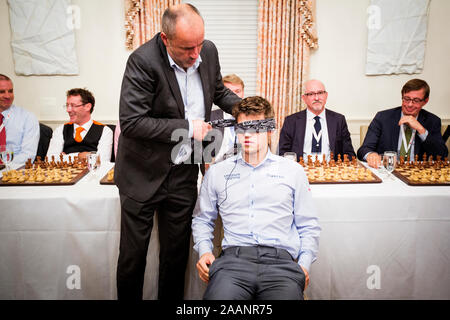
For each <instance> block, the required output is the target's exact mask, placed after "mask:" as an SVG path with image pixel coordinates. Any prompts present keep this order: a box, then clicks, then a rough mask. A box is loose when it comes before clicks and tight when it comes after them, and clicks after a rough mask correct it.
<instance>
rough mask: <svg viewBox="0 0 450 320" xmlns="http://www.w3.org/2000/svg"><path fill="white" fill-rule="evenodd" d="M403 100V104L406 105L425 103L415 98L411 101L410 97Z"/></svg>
mask: <svg viewBox="0 0 450 320" xmlns="http://www.w3.org/2000/svg"><path fill="white" fill-rule="evenodd" d="M402 100H403V102H405V103H410V102H412V103H416V104H417V103H420V102H422V101H424V100H425V99H419V98H414V99H411V98H409V97H402Z"/></svg>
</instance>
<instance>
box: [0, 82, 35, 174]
mask: <svg viewBox="0 0 450 320" xmlns="http://www.w3.org/2000/svg"><path fill="white" fill-rule="evenodd" d="M13 102H14V87H13V83H12V81H11V79H10V78H9V77H7V76H5V75H3V74H0V149H6V150H11V151H13V152H14V158H13V160H12V165H13V166H14V167H20V166H22V165H24V164H25V162H26V161H27V160H28V159H31V161H34V157H35V156H36V151H37V148H38V143H39V122H38V120H37V118H36V116H35V115H34V114H32V113H31V112H29V111H27V110H25V109H23V108H21V107H19V106H16V105H15V104H13ZM1 151H2V150H1ZM0 164H1V160H0Z"/></svg>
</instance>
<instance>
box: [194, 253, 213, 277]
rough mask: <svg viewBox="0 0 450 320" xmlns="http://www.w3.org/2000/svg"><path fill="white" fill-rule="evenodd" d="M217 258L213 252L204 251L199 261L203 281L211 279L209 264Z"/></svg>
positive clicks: (198, 266)
mask: <svg viewBox="0 0 450 320" xmlns="http://www.w3.org/2000/svg"><path fill="white" fill-rule="evenodd" d="M214 260H216V257H214V255H213V254H212V253H211V252H207V253H204V254H203V255H202V256H201V257H200V259H199V260H198V262H197V270H198V275H199V277H200V279H202V281H203V282H205V283H208V281H209V266H210V265H211V264H212V263H213V261H214Z"/></svg>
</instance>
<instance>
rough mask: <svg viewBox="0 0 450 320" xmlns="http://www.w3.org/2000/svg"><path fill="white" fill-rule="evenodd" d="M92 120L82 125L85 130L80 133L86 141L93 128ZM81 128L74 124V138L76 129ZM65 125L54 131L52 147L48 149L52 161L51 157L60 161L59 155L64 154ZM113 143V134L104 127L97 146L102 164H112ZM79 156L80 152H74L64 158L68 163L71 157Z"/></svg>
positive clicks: (51, 141)
mask: <svg viewBox="0 0 450 320" xmlns="http://www.w3.org/2000/svg"><path fill="white" fill-rule="evenodd" d="M92 123H93V121H92V119H91V120H89V121H88V122H86V123H85V124H83V125H82V127H83V128H84V130H83V131H82V132H81V133H80V135H81V137H82V138H83V139H84V137H85V136H86V134H87V133H88V131H89V129H90V128H91V126H92ZM78 127H79V125H77V124H76V123H74V124H73V136H74V137H75V134H76V129H77V128H78ZM63 130H64V125H61V126H59V127H57V128H56V129H55V130H54V131H53V136H52V139H51V140H50V145H49V147H48V151H47V156H48V158H49V159H51V156H55V159H56V160H58V159H59V155H60V154H61V152H63V149H64V133H63ZM112 142H113V132H112V130H111V129H110V128H109V127H108V126H106V125H105V126H104V127H103V132H102V136H101V137H100V140H99V141H98V145H97V154H99V155H100V161H101V162H110V161H111V151H112ZM76 155H78V152H73V153H70V154H68V155H65V156H64V160H65V161H67V160H68V158H69V156H72V158H73V157H74V156H76Z"/></svg>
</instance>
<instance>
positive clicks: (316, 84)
mask: <svg viewBox="0 0 450 320" xmlns="http://www.w3.org/2000/svg"><path fill="white" fill-rule="evenodd" d="M327 98H328V92H327V91H326V89H325V86H324V84H323V83H322V82H320V81H318V80H310V81H308V82H306V84H305V90H304V93H303V95H302V99H303V101H304V102H305V104H306V106H307V109H306V110H303V111H300V112H297V113H294V114H292V115H290V116H288V117H286V119H285V121H284V124H283V127H282V128H281V133H280V142H279V154H280V155H281V156H282V155H283V154H284V153H285V152H288V151H289V152H295V153H296V154H297V161H298V160H299V159H300V157H303V158H304V159H306V157H307V156H308V155H310V154H314V155H315V154H318V155H319V156H321V155H323V154H325V155H326V156H327V158H329V155H330V153H331V152H333V153H334V160H337V158H338V155H339V154H340V155H341V157H342V158H343V155H344V154H347V155H348V156H349V159H351V158H353V157H355V156H356V154H355V150H354V149H353V146H352V140H351V138H350V132H349V131H348V127H347V122H346V120H345V117H344V116H343V115H342V114H340V113H337V112H334V111H331V110H329V109H328V108H327V109H326V108H325V105H326V103H327ZM320 159H322V157H320Z"/></svg>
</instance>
